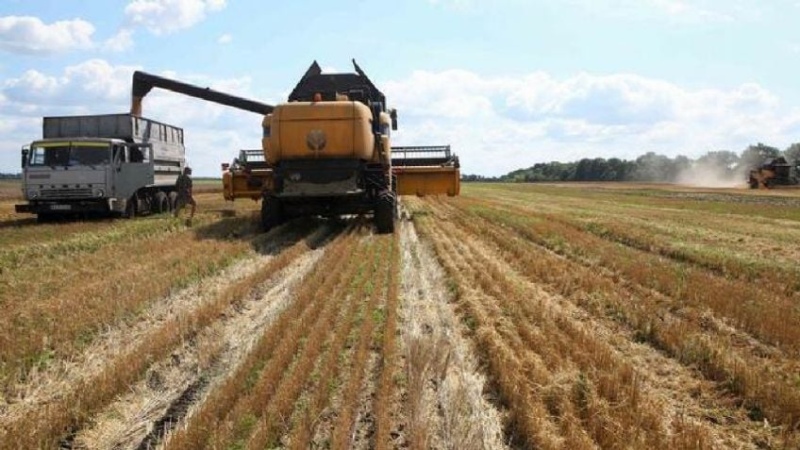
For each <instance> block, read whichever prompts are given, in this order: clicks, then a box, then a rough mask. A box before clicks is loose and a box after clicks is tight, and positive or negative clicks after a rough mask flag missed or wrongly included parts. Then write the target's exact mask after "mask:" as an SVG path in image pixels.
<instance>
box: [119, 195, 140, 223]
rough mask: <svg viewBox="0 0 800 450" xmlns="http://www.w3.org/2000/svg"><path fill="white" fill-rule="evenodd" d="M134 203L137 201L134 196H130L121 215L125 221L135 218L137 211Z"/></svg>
mask: <svg viewBox="0 0 800 450" xmlns="http://www.w3.org/2000/svg"><path fill="white" fill-rule="evenodd" d="M136 202H137V199H136V196H135V195H133V196H131V198H129V199H128V202H127V203H126V204H125V212H124V213H122V217H124V218H126V219H133V218H134V217H136V211H137V207H136Z"/></svg>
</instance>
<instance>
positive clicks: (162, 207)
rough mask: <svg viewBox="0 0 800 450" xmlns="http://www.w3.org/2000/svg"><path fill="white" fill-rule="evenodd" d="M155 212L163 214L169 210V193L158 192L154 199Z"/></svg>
mask: <svg viewBox="0 0 800 450" xmlns="http://www.w3.org/2000/svg"><path fill="white" fill-rule="evenodd" d="M153 200H154V201H153V212H155V213H156V214H163V213H166V212H169V210H170V207H169V198H168V197H167V194H166V193H165V192H163V191H158V192H156V195H155V198H154V199H153Z"/></svg>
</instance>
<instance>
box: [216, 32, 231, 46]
mask: <svg viewBox="0 0 800 450" xmlns="http://www.w3.org/2000/svg"><path fill="white" fill-rule="evenodd" d="M231 42H233V36H231V35H230V34H228V33H225V34H223V35H221V36H220V37H219V38H217V43H218V44H222V45H225V44H230V43H231Z"/></svg>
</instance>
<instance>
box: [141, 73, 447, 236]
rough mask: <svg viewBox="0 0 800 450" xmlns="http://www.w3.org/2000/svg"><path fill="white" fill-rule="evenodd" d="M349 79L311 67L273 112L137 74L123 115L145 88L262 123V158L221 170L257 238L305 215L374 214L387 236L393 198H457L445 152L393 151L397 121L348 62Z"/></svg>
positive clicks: (244, 156) (251, 155)
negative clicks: (253, 220)
mask: <svg viewBox="0 0 800 450" xmlns="http://www.w3.org/2000/svg"><path fill="white" fill-rule="evenodd" d="M353 65H354V67H355V71H356V73H333V74H329V73H326V74H323V73H322V70H321V69H320V67H319V65H318V64H317V63H316V61H315V62H314V63H313V64H312V65H311V67H310V68H309V69H308V71H306V73H305V75H303V78H302V79H301V80H300V82H299V83H298V84H297V86H296V87H295V88H294V90H293V91H292V93H291V94H290V95H289V99H288V102H287V103H282V104H279V105H277V106H271V105H266V104H263V103H259V102H255V101H252V100H247V99H243V98H240V97H235V96H231V95H228V94H224V93H221V92H217V91H213V90H210V89H207V88H200V87H197V86H192V85H189V84H186V83H182V82H178V81H174V80H169V79H166V78H162V77H158V76H155V75H150V74H146V73H143V72H135V73H134V76H133V92H132V94H133V98H132V104H131V112H132V113H133V114H139V113H141V100H142V98H143V97H144V96H145V95H146V94H147V93H148V92H149V91H150V89H152V88H153V87H160V88H163V89H168V90H172V91H175V92H179V93H182V94H186V95H190V96H193V97H198V98H202V99H205V100H208V101H213V102H216V103H221V104H224V105H227V106H232V107H235V108H239V109H244V110H246V111H251V112H256V113H259V114H263V115H264V119H263V122H262V127H263V139H262V149H261V152H262V154H263V159H262V158H257V155H256V153H255V152H253V151H250V150H245V151H242V153H240V156H239V158H237V159H236V160H234V163H233V164H232V165H227V167H226V165H223V168H224V170H225V173H224V174H223V188H224V195H225V198H226V199H229V200H234V199H237V198H256V199H258V198H260V199H261V200H262V205H261V221H262V224H263V226H264V229H270V228H272V227H274V226H276V225H279V224H280V223H282V222H283V221H285V220H286V219H289V218H292V217H297V216H307V215H325V216H333V215H341V214H362V213H372V214H373V216H374V219H375V224H376V227H377V228H378V231H379V232H382V233H391V232H392V231H393V230H394V223H395V219H396V217H397V195H406V194H409V195H436V194H446V195H451V196H452V195H458V194H459V190H460V170H459V163H458V157H457V156H455V155H452V154H451V152H450V147H449V146H438V147H432V146H428V147H392V146H391V144H390V133H391V130H396V129H397V112H396V111H395V110H394V109H387V108H386V97H385V96H384V95H383V93H382V92H380V91H379V90H378V89H377V88H376V87H375V85H374V84H372V82H371V81H370V79H369V78H368V77H367V76H366V75H365V74H364V72H363V71H362V70H361V68H360V67H359V66H358V64H356V62H355V61H353Z"/></svg>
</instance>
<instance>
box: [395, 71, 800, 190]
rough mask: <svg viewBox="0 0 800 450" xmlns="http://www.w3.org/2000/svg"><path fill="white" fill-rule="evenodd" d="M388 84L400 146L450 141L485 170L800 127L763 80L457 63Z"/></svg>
mask: <svg viewBox="0 0 800 450" xmlns="http://www.w3.org/2000/svg"><path fill="white" fill-rule="evenodd" d="M382 86H383V88H384V89H383V90H384V92H385V93H386V95H387V98H388V99H389V101H390V103H391V104H392V105H391V106H394V107H396V108H397V109H398V111H399V115H400V130H399V131H398V132H397V133H396V134H395V136H394V137H395V139H394V142H393V143H394V144H395V145H417V144H442V143H450V144H452V145H453V149H454V150H455V151H456V152H457V153H459V154H460V155H461V160H462V168H463V171H464V172H465V173H480V174H484V175H499V174H503V173H506V172H508V171H510V170H514V169H517V168H520V167H529V166H531V165H533V164H535V163H537V162H546V161H551V160H559V161H573V160H577V159H580V158H585V157H589V158H592V157H606V158H608V157H612V156H614V157H620V158H628V159H633V158H635V157H637V156H639V155H641V154H643V153H645V152H647V151H656V152H659V153H662V154H666V155H668V156H676V155H678V154H684V155H687V156H690V157H697V156H700V155H702V154H704V153H705V152H707V151H709V150H720V149H727V150H733V151H736V152H739V151H741V150H743V149H744V148H745V147H746V146H747V145H749V144H752V143H755V142H767V143H770V144H772V145H777V146H779V147H786V146H788V145H789V144H790V143H791V142H793V141H794V140H796V139H797V132H798V126H800V111H798V110H792V109H789V108H787V107H785V106H783V105H782V104H781V102H780V100H779V99H778V98H777V97H776V96H775V95H774V94H773V93H771V92H769V91H767V90H766V89H764V88H763V87H761V86H759V85H757V84H753V83H748V84H743V85H741V86H739V87H736V88H734V89H729V90H721V89H697V90H691V89H686V88H684V87H681V86H679V85H676V84H673V83H669V82H667V81H664V80H657V79H651V78H645V77H642V76H638V75H632V74H614V75H602V76H600V75H592V74H587V73H580V74H577V75H574V76H572V77H568V78H563V79H557V78H555V77H553V76H551V75H549V74H548V73H546V72H535V73H532V74H528V75H524V76H519V77H483V76H479V75H477V74H474V73H470V72H467V71H460V70H451V71H444V72H438V73H432V72H423V71H418V72H415V73H413V74H412V75H411V77H410V78H408V79H405V80H396V81H390V82H385V83H382Z"/></svg>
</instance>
